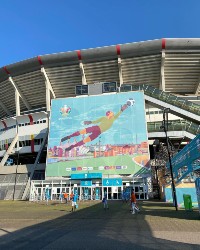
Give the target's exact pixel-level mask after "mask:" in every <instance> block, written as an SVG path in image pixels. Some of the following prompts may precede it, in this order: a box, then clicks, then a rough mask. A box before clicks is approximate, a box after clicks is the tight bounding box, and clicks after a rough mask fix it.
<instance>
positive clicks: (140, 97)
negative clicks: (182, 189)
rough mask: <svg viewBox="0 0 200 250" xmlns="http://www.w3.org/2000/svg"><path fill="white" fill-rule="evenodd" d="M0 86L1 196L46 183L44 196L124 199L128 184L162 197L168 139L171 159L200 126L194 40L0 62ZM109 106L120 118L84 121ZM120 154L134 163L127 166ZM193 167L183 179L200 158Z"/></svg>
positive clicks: (198, 46) (199, 70) (199, 45)
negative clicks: (168, 140) (0, 66)
mask: <svg viewBox="0 0 200 250" xmlns="http://www.w3.org/2000/svg"><path fill="white" fill-rule="evenodd" d="M0 85H1V94H0V118H1V122H0V158H1V163H0V199H26V198H27V197H29V196H31V197H32V198H33V199H34V198H35V197H36V196H37V198H39V199H43V198H45V190H48V192H49V195H50V197H51V199H57V198H58V197H59V195H60V193H62V192H67V193H71V191H77V192H78V194H79V196H80V199H101V197H102V195H103V194H104V193H107V195H108V199H121V197H122V193H123V191H124V190H125V189H126V190H127V189H129V188H131V187H134V188H135V191H136V195H137V197H138V199H148V198H149V196H150V195H152V193H153V192H154V191H157V193H159V195H161V194H162V193H163V190H162V188H163V187H164V185H165V184H166V181H167V180H166V178H167V170H166V162H167V161H168V151H169V146H170V154H171V155H172V156H173V154H176V153H177V152H179V151H180V150H181V149H182V148H183V147H184V146H185V145H187V144H188V143H189V142H190V141H191V140H192V139H194V138H195V137H196V136H197V135H198V134H199V133H200V109H199V104H200V39H160V40H153V41H144V42H136V43H129V44H120V45H115V46H108V47H102V48H94V49H85V50H78V51H70V52H63V53H56V54H51V55H43V56H36V57H34V58H31V59H27V60H24V61H21V62H17V63H14V64H11V65H7V66H4V67H2V68H1V69H0ZM59 105H60V106H59ZM98 105H99V106H98ZM115 105H116V107H118V109H119V110H118V111H119V112H120V113H119V114H118V116H119V118H118V116H117V117H115V118H116V119H119V120H117V123H116V122H114V123H113V124H109V125H108V123H106V124H107V125H105V124H103V125H102V124H101V122H100V121H98V122H97V121H96V122H97V123H99V122H100V125H99V126H96V127H95V129H99V127H100V130H101V131H100V132H96V130H95V132H94V131H93V130H92V132H91V130H89V129H88V128H89V127H87V126H86V125H89V124H94V121H92V117H91V119H90V120H89V122H90V123H88V121H87V120H86V118H88V116H90V115H93V118H94V120H96V119H97V118H98V117H97V116H98V112H100V110H103V111H106V112H104V116H105V117H107V116H109V115H110V114H111V113H112V112H111V110H110V108H111V109H116V107H115ZM137 105H138V106H137ZM88 110H90V112H89V111H88ZM73 111H74V112H73ZM75 111H76V112H75ZM94 111H95V112H94ZM92 112H94V113H93V114H92ZM109 112H110V113H109ZM115 112H117V110H116V111H114V113H115ZM134 114H137V117H136V116H135V117H134V118H133V116H134ZM143 114H144V116H143ZM99 115H102V114H101V113H99ZM114 115H116V113H115V114H114ZM68 117H69V120H68V121H67V120H66V119H67V118H68ZM80 117H81V118H80ZM109 117H110V116H109ZM79 118H80V119H82V123H81V121H80V122H79V125H81V126H80V131H81V132H80V131H79V130H78V131H76V130H77V128H78V125H77V124H76V122H77V121H78V119H79ZM109 119H110V118H109ZM120 119H121V120H120ZM168 120H169V121H170V122H169V121H168ZM85 121H87V123H84V122H85ZM123 121H124V124H123ZM129 121H130V122H129ZM67 122H69V123H70V125H69V127H65V126H66V124H69V123H67ZM116 124H118V125H116ZM120 124H121V125H120ZM111 125H112V128H110V127H111ZM70 126H71V127H70ZM105 126H108V127H109V129H112V131H111V130H109V131H107V129H108V127H106V128H105ZM119 126H122V127H123V130H119V131H118V130H117V129H118V128H119ZM97 127H98V128H97ZM69 128H70V129H71V128H72V130H74V131H71V130H70V129H69ZM54 129H55V130H54ZM65 129H67V130H66V131H65ZM83 129H85V131H86V132H87V133H89V134H90V133H92V134H93V133H94V134H95V135H94V136H93V137H92V138H91V136H89V137H86V136H85V133H86V132H83ZM102 131H103V132H105V134H104V133H103V134H102V135H101V133H102ZM122 131H123V133H125V132H126V134H125V135H124V134H123V133H122ZM124 131H125V132H124ZM136 131H137V132H136ZM58 132H59V133H58ZM166 132H167V133H166ZM74 133H75V134H74ZM77 133H78V134H77ZM96 133H97V134H96ZM114 133H115V134H114ZM109 134H110V135H111V134H112V138H111V137H109V140H108V141H106V140H105V135H109ZM117 134H120V136H117ZM141 134H142V136H141ZM129 135H130V136H129ZM76 136H79V140H78V139H77V140H76V138H74V137H76ZM81 136H82V137H81ZM167 136H168V138H169V139H170V143H168V144H170V145H168V144H167V145H166V137H167ZM72 137H73V138H72ZM110 138H111V139H110ZM116 138H117V139H116ZM122 138H126V139H122ZM130 138H131V139H130ZM56 140H57V141H56ZM70 140H71V141H70ZM123 140H124V141H123ZM55 141H56V142H55ZM54 142H55V143H54ZM78 143H79V144H78ZM123 157H126V160H127V158H129V160H130V159H132V162H131V163H130V164H133V162H134V164H136V165H137V167H136V165H131V166H132V169H133V171H130V169H129V166H128V164H129V163H127V162H128V160H127V162H126V161H125V158H123ZM99 159H103V160H104V163H105V164H102V162H99V161H100V160H99ZM105 159H106V160H107V159H109V160H110V162H109V161H106V160H105ZM111 159H112V160H111ZM113 159H115V160H116V161H115V162H114V161H113ZM89 160H90V163H88V164H89V165H87V161H89ZM78 161H79V162H78ZM80 161H81V162H84V163H83V164H82V165H80ZM56 164H59V165H56ZM124 164H125V165H124ZM195 167H196V168H195V171H192V173H189V174H188V175H187V176H184V178H182V181H185V182H190V183H193V182H194V179H193V177H194V174H195V175H198V173H199V172H198V171H199V163H198V159H196V161H195ZM106 171H107V172H106ZM163 176H165V177H166V178H164V177H163ZM32 198H31V199H32Z"/></svg>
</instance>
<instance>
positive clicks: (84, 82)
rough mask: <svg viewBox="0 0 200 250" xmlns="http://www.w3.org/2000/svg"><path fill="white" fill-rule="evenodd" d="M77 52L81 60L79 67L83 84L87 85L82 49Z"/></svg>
mask: <svg viewBox="0 0 200 250" xmlns="http://www.w3.org/2000/svg"><path fill="white" fill-rule="evenodd" d="M76 53H77V56H78V60H79V68H80V71H81V77H82V84H83V85H87V80H86V76H85V70H84V66H83V63H82V55H81V51H80V50H77V51H76Z"/></svg>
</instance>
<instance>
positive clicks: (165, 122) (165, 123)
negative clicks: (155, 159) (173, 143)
mask: <svg viewBox="0 0 200 250" xmlns="http://www.w3.org/2000/svg"><path fill="white" fill-rule="evenodd" d="M169 112H170V109H169V108H165V109H164V110H163V126H162V127H161V128H163V130H164V132H165V136H166V144H167V152H168V157H169V166H170V174H171V180H172V192H173V199H174V204H175V208H176V211H178V205H177V198H176V188H175V183H174V176H173V170H172V160H171V155H170V151H169V138H168V136H167V131H168V113H169Z"/></svg>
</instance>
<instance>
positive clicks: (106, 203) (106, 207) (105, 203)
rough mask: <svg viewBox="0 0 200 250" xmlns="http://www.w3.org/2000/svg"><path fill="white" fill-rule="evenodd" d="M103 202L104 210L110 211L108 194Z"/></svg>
mask: <svg viewBox="0 0 200 250" xmlns="http://www.w3.org/2000/svg"><path fill="white" fill-rule="evenodd" d="M102 202H103V208H104V210H106V209H108V200H107V194H106V193H105V194H104V197H103V200H102Z"/></svg>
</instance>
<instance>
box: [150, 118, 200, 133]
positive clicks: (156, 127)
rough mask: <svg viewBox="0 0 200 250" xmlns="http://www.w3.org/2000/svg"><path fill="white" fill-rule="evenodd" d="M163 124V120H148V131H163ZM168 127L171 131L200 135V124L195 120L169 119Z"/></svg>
mask: <svg viewBox="0 0 200 250" xmlns="http://www.w3.org/2000/svg"><path fill="white" fill-rule="evenodd" d="M161 126H162V121H158V122H147V129H148V132H158V131H162V130H161V128H160V127H161ZM168 129H169V131H186V132H189V133H191V134H193V135H198V134H199V133H200V125H198V124H196V123H194V122H190V121H188V120H172V121H169V125H168Z"/></svg>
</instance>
